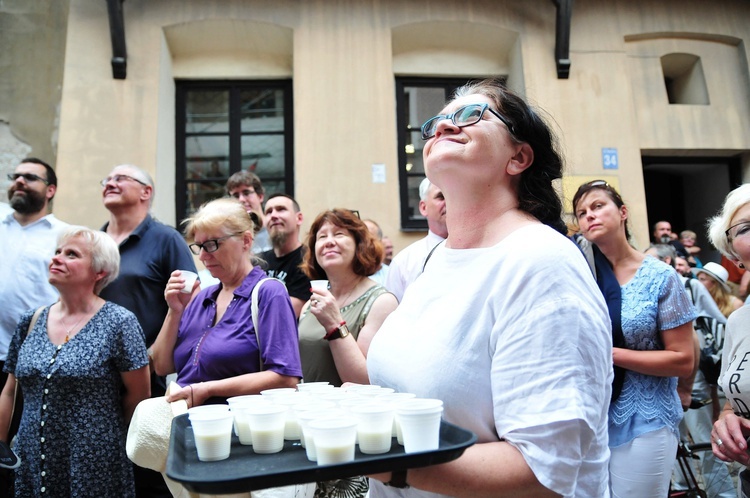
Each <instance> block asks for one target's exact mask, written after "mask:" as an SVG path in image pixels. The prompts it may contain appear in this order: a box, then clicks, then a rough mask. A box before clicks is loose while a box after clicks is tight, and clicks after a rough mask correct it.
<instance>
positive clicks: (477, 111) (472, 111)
mask: <svg viewBox="0 0 750 498" xmlns="http://www.w3.org/2000/svg"><path fill="white" fill-rule="evenodd" d="M485 111H490V112H491V113H492V114H494V115H495V116H496V117H497V119H499V120H500V121H502V122H503V123H504V124H505V126H507V127H508V131H510V133H511V135H515V131H514V130H513V125H512V124H511V122H510V121H509V120H508V118H506V117H504V116H502V115H501V114H500V113H498V112H497V111H496V110H494V109H493V108H491V107H490V105H489V104H469V105H465V106H463V107H459V108H458V109H456V112H454V113H453V114H438V115H437V116H435V117H434V118H430V119H428V120H427V121H425V123H424V124H423V125H422V140H429V139H431V138H432V137H434V136H435V132H436V131H437V127H438V123H440V121H442V120H444V119H450V120H451V123H453V124H454V125H456V126H458V127H459V128H463V127H465V126H471V125H473V124H477V123H478V122H479V121H481V120H482V116H484V112H485Z"/></svg>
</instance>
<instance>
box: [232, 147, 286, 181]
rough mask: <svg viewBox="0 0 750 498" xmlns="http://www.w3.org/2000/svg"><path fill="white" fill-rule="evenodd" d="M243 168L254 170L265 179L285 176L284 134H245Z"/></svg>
mask: <svg viewBox="0 0 750 498" xmlns="http://www.w3.org/2000/svg"><path fill="white" fill-rule="evenodd" d="M241 169H246V170H249V171H252V172H253V173H255V174H256V175H258V176H259V177H260V178H261V179H262V180H263V185H264V187H263V188H264V189H265V183H266V178H268V179H283V178H284V135H245V136H243V137H242V164H241Z"/></svg>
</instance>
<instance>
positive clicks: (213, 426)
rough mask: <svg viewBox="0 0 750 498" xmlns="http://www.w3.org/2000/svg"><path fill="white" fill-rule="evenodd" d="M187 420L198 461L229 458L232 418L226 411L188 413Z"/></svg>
mask: <svg viewBox="0 0 750 498" xmlns="http://www.w3.org/2000/svg"><path fill="white" fill-rule="evenodd" d="M188 418H189V419H190V425H191V426H192V427H193V435H194V436H195V448H196V450H197V451H198V460H200V461H202V462H213V461H216V460H224V459H226V458H229V452H230V450H231V448H232V422H233V421H234V417H233V416H232V414H231V413H230V412H229V411H228V410H226V411H224V412H221V411H218V410H214V411H209V410H203V411H199V412H193V413H189V414H188Z"/></svg>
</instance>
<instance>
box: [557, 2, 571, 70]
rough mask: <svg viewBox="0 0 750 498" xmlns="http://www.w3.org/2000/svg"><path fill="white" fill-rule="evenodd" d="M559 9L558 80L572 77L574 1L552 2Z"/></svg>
mask: <svg viewBox="0 0 750 498" xmlns="http://www.w3.org/2000/svg"><path fill="white" fill-rule="evenodd" d="M552 3H554V4H555V7H557V19H556V20H555V62H556V64H557V78H558V79H561V80H566V79H568V76H570V19H571V17H572V15H573V0H552Z"/></svg>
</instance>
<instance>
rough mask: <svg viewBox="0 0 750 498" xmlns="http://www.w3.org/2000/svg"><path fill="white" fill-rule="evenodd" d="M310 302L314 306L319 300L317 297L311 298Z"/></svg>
mask: <svg viewBox="0 0 750 498" xmlns="http://www.w3.org/2000/svg"><path fill="white" fill-rule="evenodd" d="M310 304H311V305H313V306H315V305H317V304H318V300H317V299H311V300H310Z"/></svg>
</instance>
